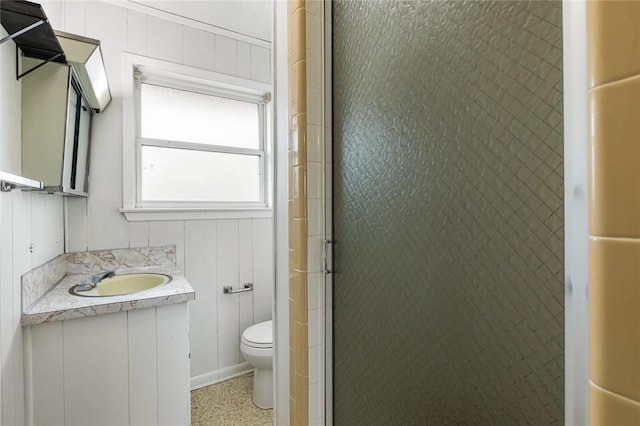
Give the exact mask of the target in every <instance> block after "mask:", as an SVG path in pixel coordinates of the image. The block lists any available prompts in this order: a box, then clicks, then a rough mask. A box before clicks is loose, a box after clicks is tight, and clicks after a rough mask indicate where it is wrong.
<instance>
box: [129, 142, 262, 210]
mask: <svg viewBox="0 0 640 426" xmlns="http://www.w3.org/2000/svg"><path fill="white" fill-rule="evenodd" d="M141 161H142V199H143V200H145V201H254V202H257V201H260V179H261V177H260V157H259V156H257V155H242V154H226V153H220V152H208V151H195V150H188V149H176V148H164V147H156V146H144V145H143V146H142V159H141Z"/></svg>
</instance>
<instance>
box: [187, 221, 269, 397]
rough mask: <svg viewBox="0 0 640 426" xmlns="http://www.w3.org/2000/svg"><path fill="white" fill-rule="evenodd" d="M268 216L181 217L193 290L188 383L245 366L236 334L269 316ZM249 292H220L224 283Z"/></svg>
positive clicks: (233, 372) (201, 383) (198, 382)
mask: <svg viewBox="0 0 640 426" xmlns="http://www.w3.org/2000/svg"><path fill="white" fill-rule="evenodd" d="M272 223H273V222H272V219H224V220H194V221H186V222H185V274H186V277H187V279H188V280H189V282H190V283H191V284H192V286H193V287H194V289H195V291H196V300H195V301H194V302H192V303H191V307H190V318H191V321H190V324H191V331H190V335H191V376H192V382H191V384H192V388H196V387H202V386H205V385H207V384H211V383H214V382H217V381H220V380H221V379H224V378H225V377H231V376H234V375H236V374H237V373H239V372H242V371H246V369H247V366H246V365H245V364H244V360H243V359H242V357H241V356H240V336H241V333H242V331H243V330H244V329H245V328H247V327H248V326H250V325H252V324H254V323H256V322H261V321H266V320H268V319H271V308H272V298H273V291H274V287H273V286H274V277H273V263H274V260H273V225H272ZM248 282H252V283H253V285H254V290H253V291H252V292H246V293H240V294H223V293H222V287H224V286H225V285H231V286H233V287H234V288H240V287H242V286H243V285H244V284H245V283H248Z"/></svg>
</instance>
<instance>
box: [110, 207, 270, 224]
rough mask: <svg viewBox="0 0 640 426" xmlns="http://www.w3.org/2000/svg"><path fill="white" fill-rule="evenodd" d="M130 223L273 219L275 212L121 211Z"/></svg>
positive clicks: (262, 209) (199, 209) (209, 210)
mask: <svg viewBox="0 0 640 426" xmlns="http://www.w3.org/2000/svg"><path fill="white" fill-rule="evenodd" d="M120 213H122V214H124V216H125V217H126V218H127V221H129V222H146V221H153V220H210V219H261V218H272V217H273V210H272V209H271V208H266V207H262V208H260V207H255V208H234V209H232V208H228V209H224V208H222V209H220V208H129V209H120Z"/></svg>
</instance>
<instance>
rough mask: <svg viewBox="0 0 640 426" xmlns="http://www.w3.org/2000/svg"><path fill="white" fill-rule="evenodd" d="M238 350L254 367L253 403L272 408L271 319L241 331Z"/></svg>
mask: <svg viewBox="0 0 640 426" xmlns="http://www.w3.org/2000/svg"><path fill="white" fill-rule="evenodd" d="M240 351H241V352H242V355H243V356H244V359H245V360H246V361H247V362H248V363H249V364H251V365H252V366H253V367H254V368H255V371H254V373H253V403H254V404H256V405H257V406H258V407H260V408H265V409H266V408H273V321H271V320H270V321H265V322H261V323H258V324H254V325H252V326H251V327H249V328H247V329H246V330H245V331H244V332H243V333H242V339H241V341H240Z"/></svg>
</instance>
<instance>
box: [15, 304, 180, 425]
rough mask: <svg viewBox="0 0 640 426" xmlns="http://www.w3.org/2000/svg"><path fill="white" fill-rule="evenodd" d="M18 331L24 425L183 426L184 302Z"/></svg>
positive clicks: (65, 321)
mask: <svg viewBox="0 0 640 426" xmlns="http://www.w3.org/2000/svg"><path fill="white" fill-rule="evenodd" d="M24 331H25V333H24V336H25V340H24V345H25V373H26V374H25V375H26V390H25V392H26V410H27V413H26V419H27V425H47V426H54V425H65V426H75V425H78V426H85V425H89V424H90V425H92V426H99V425H105V426H113V425H119V426H121V425H131V426H137V425H145V426H146V425H159V426H160V425H171V426H178V425H185V426H187V425H189V423H190V393H189V390H190V389H189V336H188V307H187V303H178V304H174V305H164V306H157V307H154V308H147V309H140V310H131V311H126V312H119V313H114V314H106V315H96V316H91V317H86V318H80V319H73V320H64V321H56V322H45V323H42V324H38V325H33V326H27V327H25V328H24Z"/></svg>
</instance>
